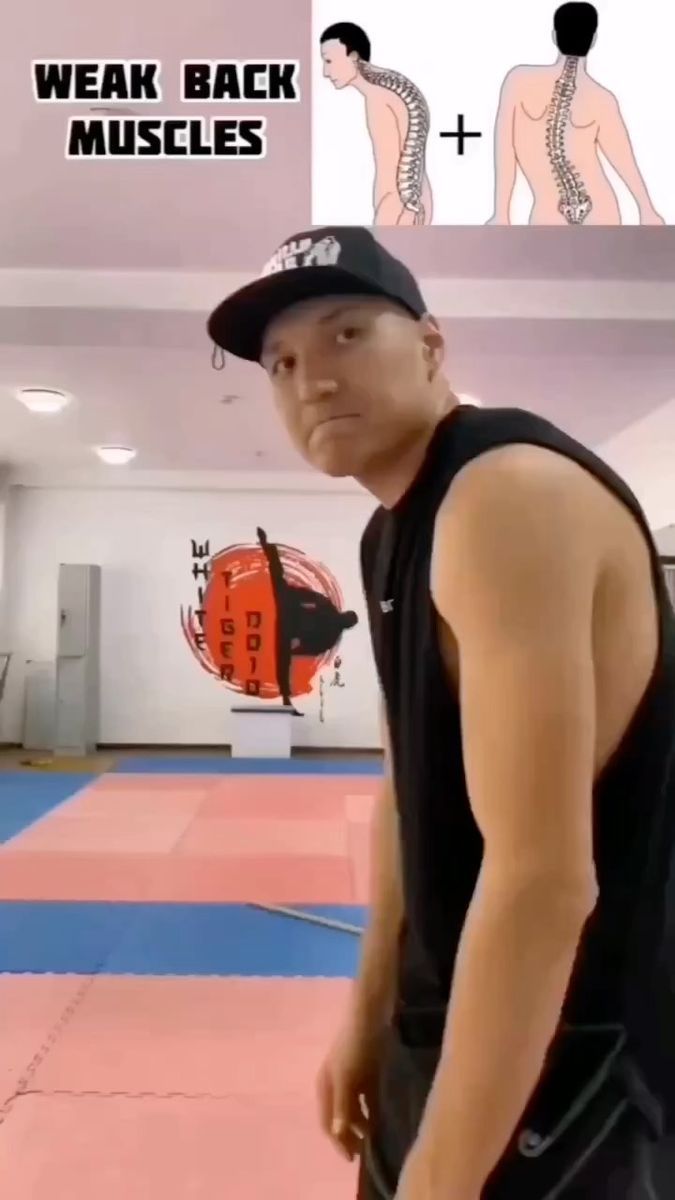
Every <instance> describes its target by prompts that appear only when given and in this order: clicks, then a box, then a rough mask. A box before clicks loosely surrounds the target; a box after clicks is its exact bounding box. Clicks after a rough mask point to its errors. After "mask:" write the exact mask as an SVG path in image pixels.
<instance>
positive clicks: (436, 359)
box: [421, 315, 445, 380]
mask: <svg viewBox="0 0 675 1200" xmlns="http://www.w3.org/2000/svg"><path fill="white" fill-rule="evenodd" d="M421 324H422V329H421V333H422V353H423V355H424V358H425V362H426V363H427V365H428V368H429V379H430V380H431V379H433V378H434V376H435V375H436V374H437V373H438V371H440V369H441V367H442V365H443V360H444V359H445V339H444V337H443V334H442V333H441V330H440V326H439V324H438V321H437V320H436V318H435V317H432V316H429V315H427V316H425V317H423V318H422V323H421Z"/></svg>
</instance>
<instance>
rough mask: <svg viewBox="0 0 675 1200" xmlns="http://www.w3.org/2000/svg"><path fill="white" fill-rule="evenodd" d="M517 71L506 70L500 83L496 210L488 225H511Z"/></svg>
mask: <svg viewBox="0 0 675 1200" xmlns="http://www.w3.org/2000/svg"><path fill="white" fill-rule="evenodd" d="M518 78H519V68H518V67H514V69H513V70H512V71H509V73H508V75H507V76H506V79H505V80H504V82H503V84H502V90H501V93H500V96H499V107H498V109H497V119H496V122H495V141H494V156H495V209H494V215H493V217H492V220H491V222H490V224H492V225H510V224H511V216H510V212H511V197H512V195H513V189H514V187H515V183H516V151H515V147H514V144H513V125H514V121H515V115H516V98H517V87H518Z"/></svg>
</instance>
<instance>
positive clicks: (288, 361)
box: [272, 355, 294, 375]
mask: <svg viewBox="0 0 675 1200" xmlns="http://www.w3.org/2000/svg"><path fill="white" fill-rule="evenodd" d="M293 363H294V360H293V359H292V358H291V357H290V355H286V357H285V358H278V359H277V360H276V362H275V363H274V364H273V366H272V374H273V375H288V373H289V371H292V370H293Z"/></svg>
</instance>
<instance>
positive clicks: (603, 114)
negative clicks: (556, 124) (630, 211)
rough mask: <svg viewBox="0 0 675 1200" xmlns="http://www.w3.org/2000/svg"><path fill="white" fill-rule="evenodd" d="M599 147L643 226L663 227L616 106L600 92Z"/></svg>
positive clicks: (608, 94)
mask: <svg viewBox="0 0 675 1200" xmlns="http://www.w3.org/2000/svg"><path fill="white" fill-rule="evenodd" d="M597 142H598V146H599V147H600V149H601V150H602V153H603V154H604V155H605V158H606V159H607V161H608V162H609V163H611V165H612V166H613V167H614V170H615V171H616V173H617V175H619V176H620V177H621V179H622V180H623V182H624V183H625V185H626V187H627V188H628V190H629V192H630V193H631V195H632V196H633V197H634V199H635V202H636V204H637V206H638V208H639V209H640V221H641V223H642V224H650V225H663V224H664V221H663V219H662V218H661V217H660V216H659V214H658V213H657V212H656V210H655V208H654V205H653V204H652V201H651V198H650V195H649V192H648V191H647V185H646V184H645V181H644V179H643V177H642V173H641V171H640V168H639V167H638V164H637V159H636V158H635V153H634V151H633V145H632V142H631V140H630V136H629V134H628V130H627V128H626V124H625V122H624V119H623V116H622V113H621V109H620V107H619V102H618V100H617V99H616V96H614V95H613V94H612V93H611V92H603V99H602V105H601V110H600V118H599V122H598V134H597Z"/></svg>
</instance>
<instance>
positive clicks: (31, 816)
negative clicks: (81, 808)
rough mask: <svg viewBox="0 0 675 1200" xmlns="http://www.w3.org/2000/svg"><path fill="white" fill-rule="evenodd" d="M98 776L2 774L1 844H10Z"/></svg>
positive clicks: (3, 772)
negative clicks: (12, 839)
mask: <svg viewBox="0 0 675 1200" xmlns="http://www.w3.org/2000/svg"><path fill="white" fill-rule="evenodd" d="M93 779H96V775H94V774H91V775H81V774H79V773H77V774H75V773H71V772H65V771H64V772H63V774H61V773H58V774H54V775H33V774H29V773H28V772H25V771H0V843H2V842H8V841H9V840H10V838H13V837H16V835H17V834H18V833H21V832H22V830H24V829H27V827H28V826H29V825H33V824H34V823H35V821H39V820H40V819H41V818H42V817H44V816H46V815H47V813H49V812H51V811H52V809H54V808H57V807H58V805H59V804H64V803H65V802H66V800H70V798H71V796H74V795H75V793H76V792H79V791H81V789H82V788H84V787H87V786H88V785H89V784H90V783H91V782H92V780H93Z"/></svg>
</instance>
